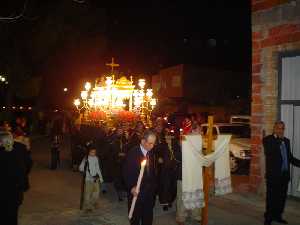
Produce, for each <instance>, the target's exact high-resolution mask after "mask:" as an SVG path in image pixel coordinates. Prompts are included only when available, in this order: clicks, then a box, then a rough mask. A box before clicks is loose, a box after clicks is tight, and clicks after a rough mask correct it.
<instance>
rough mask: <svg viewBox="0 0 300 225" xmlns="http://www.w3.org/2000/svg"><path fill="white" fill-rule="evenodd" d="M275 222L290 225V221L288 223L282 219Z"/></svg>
mask: <svg viewBox="0 0 300 225" xmlns="http://www.w3.org/2000/svg"><path fill="white" fill-rule="evenodd" d="M275 221H276V222H278V223H282V224H288V221H286V220H284V219H282V218H279V219H276V220H275Z"/></svg>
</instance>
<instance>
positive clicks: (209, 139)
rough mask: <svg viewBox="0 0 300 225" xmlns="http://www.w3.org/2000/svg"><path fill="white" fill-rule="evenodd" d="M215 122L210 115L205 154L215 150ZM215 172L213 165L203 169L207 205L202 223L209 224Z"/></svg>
mask: <svg viewBox="0 0 300 225" xmlns="http://www.w3.org/2000/svg"><path fill="white" fill-rule="evenodd" d="M213 124H214V117H213V116H209V117H208V128H207V129H208V130H207V137H206V138H207V146H206V150H205V151H204V152H203V153H204V155H207V154H210V153H212V152H213ZM212 174H213V169H212V167H211V166H210V167H204V169H203V191H204V202H205V206H204V208H202V213H201V217H202V220H201V225H207V224H208V197H209V186H210V181H211V177H212Z"/></svg>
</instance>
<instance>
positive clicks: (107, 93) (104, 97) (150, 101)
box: [74, 58, 157, 126]
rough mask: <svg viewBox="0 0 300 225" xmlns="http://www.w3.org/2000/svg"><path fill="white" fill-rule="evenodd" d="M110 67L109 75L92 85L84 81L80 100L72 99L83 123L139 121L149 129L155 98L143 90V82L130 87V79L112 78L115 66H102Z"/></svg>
mask: <svg viewBox="0 0 300 225" xmlns="http://www.w3.org/2000/svg"><path fill="white" fill-rule="evenodd" d="M106 65H107V66H110V67H111V73H110V74H108V75H105V76H102V77H101V78H99V79H96V80H95V83H94V85H92V83H90V82H86V83H85V85H84V90H82V91H81V94H80V98H78V99H75V100H74V105H75V106H76V108H77V110H78V111H79V113H80V115H81V120H83V121H84V122H97V121H98V122H100V121H106V122H107V123H108V124H112V123H113V121H125V122H134V121H135V120H138V119H140V120H142V121H143V122H144V123H145V124H147V125H148V126H151V114H152V110H153V109H154V107H155V106H156V103H157V99H155V98H154V96H153V90H152V89H146V80H145V79H139V80H138V85H137V86H138V87H137V88H136V85H134V81H133V77H132V76H130V79H128V78H127V77H126V76H121V77H120V78H119V79H116V76H115V73H114V67H117V66H119V64H115V63H114V58H112V62H111V63H109V64H106Z"/></svg>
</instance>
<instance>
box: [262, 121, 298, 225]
mask: <svg viewBox="0 0 300 225" xmlns="http://www.w3.org/2000/svg"><path fill="white" fill-rule="evenodd" d="M284 128H285V125H284V122H282V121H277V122H276V123H275V124H274V132H273V134H272V135H269V136H266V137H265V138H264V139H263V145H264V151H265V158H266V183H267V195H266V212H265V225H270V224H271V223H272V221H276V222H279V223H283V224H287V221H286V220H284V219H283V218H282V214H283V211H284V207H285V201H286V197H287V191H288V184H289V181H290V164H293V165H294V166H297V167H300V160H299V159H296V158H295V157H294V156H293V155H292V152H291V148H290V140H289V139H287V138H286V137H284Z"/></svg>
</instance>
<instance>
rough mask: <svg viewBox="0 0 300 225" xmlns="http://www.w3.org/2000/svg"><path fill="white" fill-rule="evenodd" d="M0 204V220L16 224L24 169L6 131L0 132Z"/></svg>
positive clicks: (22, 188) (10, 136)
mask: <svg viewBox="0 0 300 225" xmlns="http://www.w3.org/2000/svg"><path fill="white" fill-rule="evenodd" d="M0 173H1V174H0V176H1V179H2V181H3V182H2V183H1V185H0V204H1V206H2V207H1V221H3V223H4V224H9V225H17V224H18V210H19V206H20V205H21V204H22V201H23V192H24V191H25V190H26V188H25V184H24V180H25V171H24V168H23V167H22V161H20V159H19V158H18V156H17V153H16V150H15V148H14V141H13V136H12V135H11V134H10V133H8V132H3V131H2V132H0Z"/></svg>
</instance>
